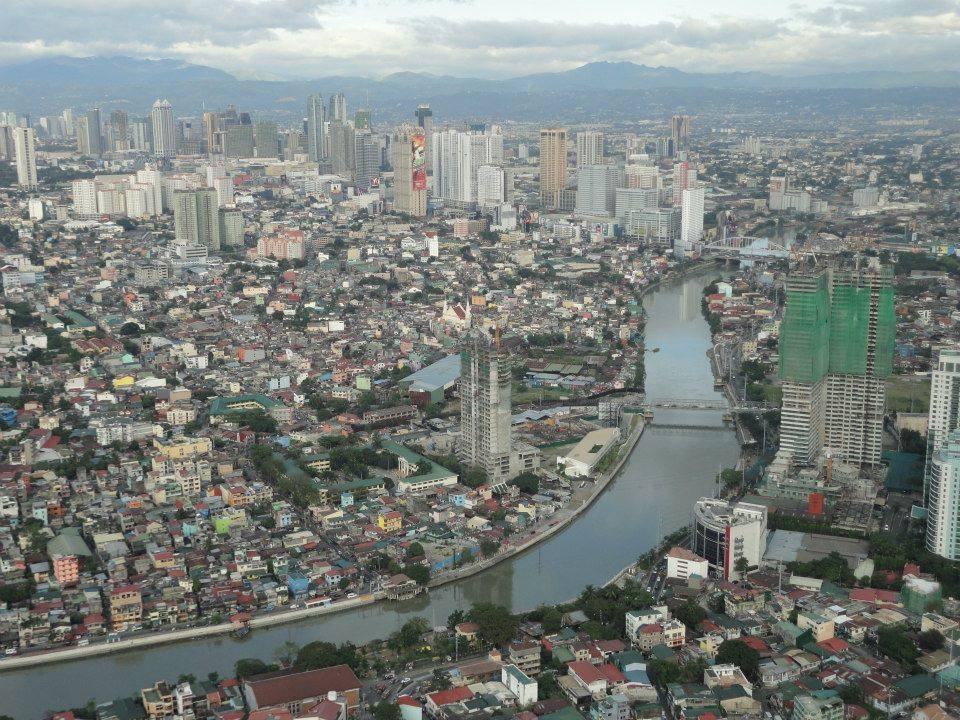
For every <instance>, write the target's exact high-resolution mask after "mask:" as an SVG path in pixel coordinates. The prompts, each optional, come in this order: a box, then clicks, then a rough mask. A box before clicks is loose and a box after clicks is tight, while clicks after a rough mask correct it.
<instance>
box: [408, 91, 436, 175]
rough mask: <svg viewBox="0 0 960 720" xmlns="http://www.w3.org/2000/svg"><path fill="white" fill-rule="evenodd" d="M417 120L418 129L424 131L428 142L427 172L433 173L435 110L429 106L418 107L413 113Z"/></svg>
mask: <svg viewBox="0 0 960 720" xmlns="http://www.w3.org/2000/svg"><path fill="white" fill-rule="evenodd" d="M413 115H414V117H415V118H417V127H418V128H420V129H421V130H422V131H423V138H424V140H425V142H426V146H425V150H426V152H425V158H426V161H427V171H428V172H430V173H432V172H433V110H431V109H430V106H429V105H417V109H416V111H415V112H414V113H413Z"/></svg>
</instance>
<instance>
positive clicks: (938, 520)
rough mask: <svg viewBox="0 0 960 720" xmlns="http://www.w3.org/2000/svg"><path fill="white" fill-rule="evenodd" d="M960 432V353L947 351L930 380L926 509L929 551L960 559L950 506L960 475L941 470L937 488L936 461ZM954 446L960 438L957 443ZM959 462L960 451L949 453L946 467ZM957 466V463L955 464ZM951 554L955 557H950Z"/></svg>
mask: <svg viewBox="0 0 960 720" xmlns="http://www.w3.org/2000/svg"><path fill="white" fill-rule="evenodd" d="M958 429H960V349H957V348H944V349H942V350H941V351H940V354H939V356H938V357H937V362H936V365H935V366H934V369H933V372H932V373H931V377H930V412H929V416H928V418H927V465H926V469H925V472H924V505H925V507H926V508H927V549H928V550H929V551H930V552H933V553H936V554H938V555H942V556H943V557H949V558H950V559H951V560H956V559H960V558H958V556H957V547H956V545H957V542H958V536H960V518H958V517H957V516H956V512H955V511H953V510H952V508H951V507H950V505H953V504H956V502H957V501H958V500H960V495H958V494H957V493H958V492H960V475H958V474H957V470H956V469H955V468H954V467H951V469H950V472H951V473H952V474H950V475H949V476H948V475H947V474H946V472H947V471H946V470H945V469H943V467H941V468H940V469H939V470H938V473H939V475H938V477H937V479H936V482H937V485H936V487H934V486H933V484H932V483H933V480H934V478H933V473H934V458H936V457H937V456H938V454H939V453H940V451H941V450H942V449H943V448H944V447H945V445H946V444H947V443H948V438H951V437H953V436H954V434H955V433H956V431H957V430H958ZM953 442H954V444H956V443H957V442H960V437H958V438H954V439H953ZM951 459H952V460H954V461H955V460H956V448H952V449H950V450H947V451H945V454H944V458H943V460H942V464H945V463H947V462H948V461H949V460H951ZM953 465H954V466H955V465H956V463H955V462H954V463H953ZM947 552H950V553H952V554H950V555H948V554H946V553H947Z"/></svg>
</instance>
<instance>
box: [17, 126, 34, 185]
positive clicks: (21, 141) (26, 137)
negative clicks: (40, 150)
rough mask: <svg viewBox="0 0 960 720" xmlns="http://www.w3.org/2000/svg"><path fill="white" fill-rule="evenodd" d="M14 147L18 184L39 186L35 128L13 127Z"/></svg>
mask: <svg viewBox="0 0 960 720" xmlns="http://www.w3.org/2000/svg"><path fill="white" fill-rule="evenodd" d="M13 147H14V155H15V156H16V159H17V184H18V185H19V186H20V187H23V188H28V189H30V188H35V187H37V148H36V137H35V135H34V131H33V128H26V127H15V128H13Z"/></svg>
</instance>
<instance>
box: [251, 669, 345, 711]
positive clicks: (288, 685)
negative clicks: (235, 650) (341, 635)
mask: <svg viewBox="0 0 960 720" xmlns="http://www.w3.org/2000/svg"><path fill="white" fill-rule="evenodd" d="M331 692H333V693H336V694H337V696H342V697H343V699H344V701H345V703H346V706H347V711H348V712H349V713H351V714H352V713H354V712H356V711H357V708H358V707H359V705H360V681H359V680H358V679H357V676H356V675H355V674H354V672H353V670H351V669H350V667H349V666H347V665H334V666H333V667H328V668H321V669H319V670H306V671H304V672H280V673H270V674H267V675H257V676H254V677H251V678H247V679H245V680H244V681H243V696H244V698H245V699H246V701H247V707H249V708H250V709H251V710H263V709H285V710H288V711H289V712H290V713H292V714H293V715H299V714H300V711H301V710H303V709H304V708H306V707H309V706H311V705H313V704H315V703H318V702H320V701H322V700H325V699H327V697H328V694H329V693H331Z"/></svg>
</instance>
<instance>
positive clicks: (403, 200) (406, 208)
mask: <svg viewBox="0 0 960 720" xmlns="http://www.w3.org/2000/svg"><path fill="white" fill-rule="evenodd" d="M424 142H425V139H424V136H423V134H422V133H420V131H419V130H416V129H414V128H400V129H399V130H397V131H396V132H395V133H394V134H393V135H392V137H391V141H390V151H391V164H392V165H393V209H394V210H395V211H396V212H400V213H406V214H407V215H411V216H413V217H418V218H421V217H425V216H426V214H427V183H426V165H425V156H424Z"/></svg>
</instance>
